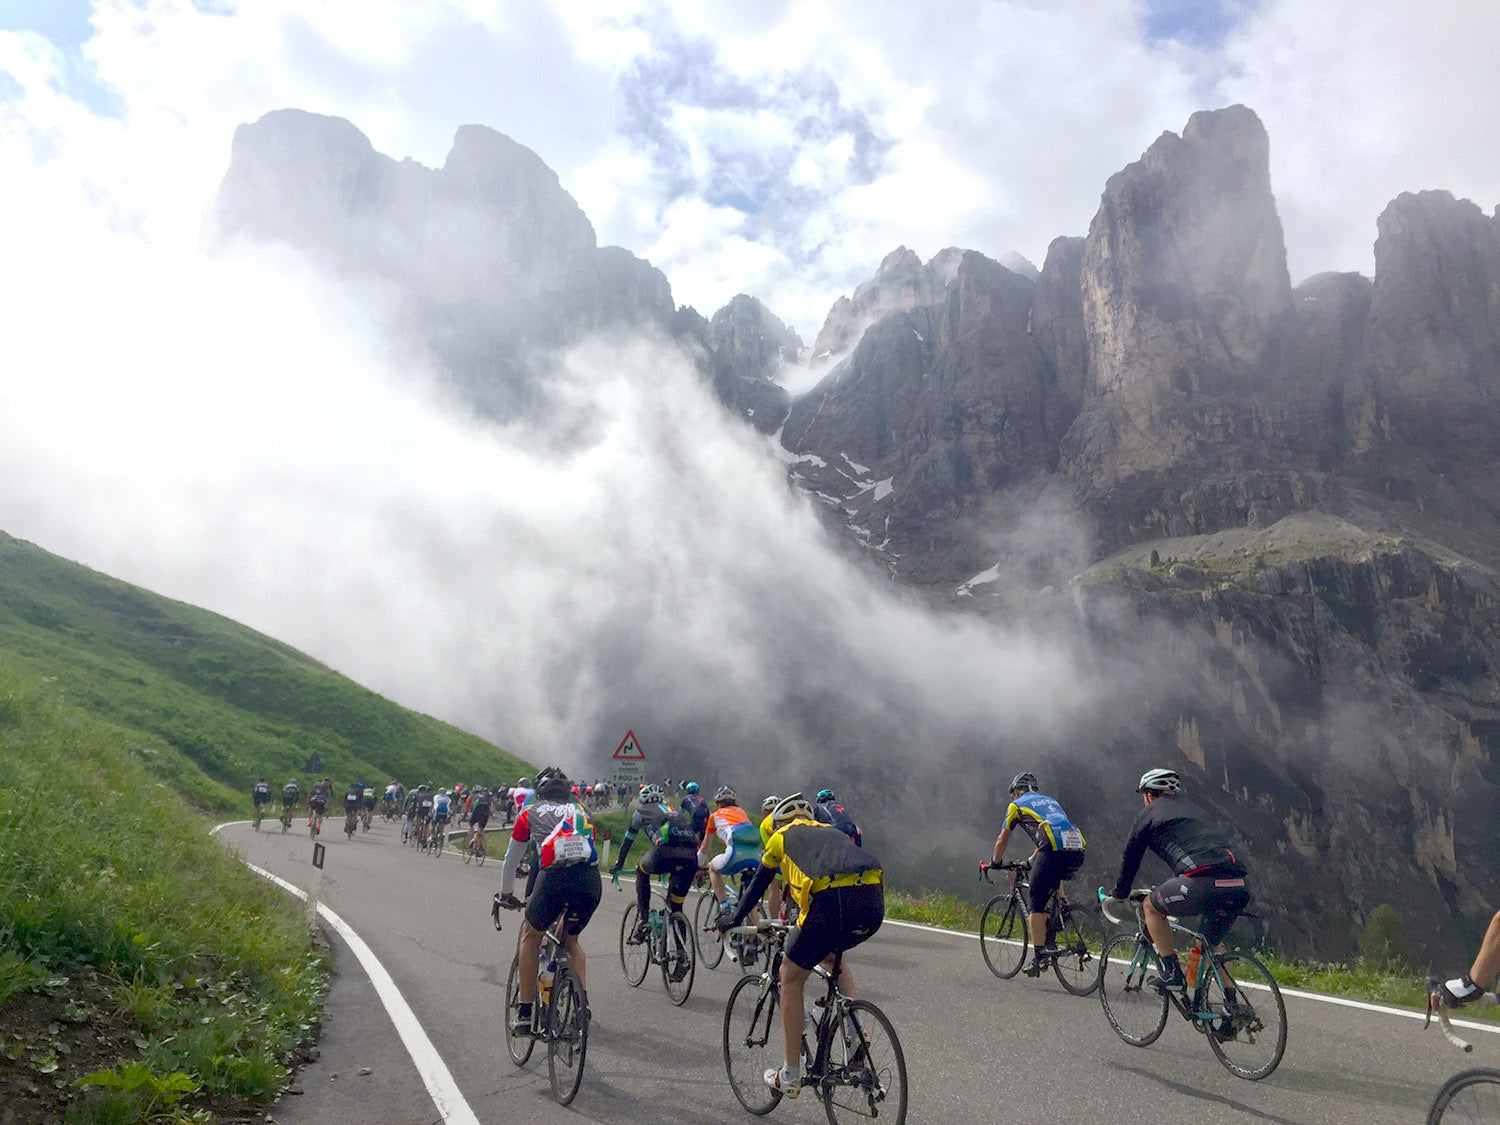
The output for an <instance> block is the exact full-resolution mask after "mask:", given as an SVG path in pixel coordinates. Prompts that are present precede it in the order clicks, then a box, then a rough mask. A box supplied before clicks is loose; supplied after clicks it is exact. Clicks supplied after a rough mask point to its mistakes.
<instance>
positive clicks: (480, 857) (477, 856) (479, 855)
mask: <svg viewBox="0 0 1500 1125" xmlns="http://www.w3.org/2000/svg"><path fill="white" fill-rule="evenodd" d="M474 862H475V863H477V864H478V865H479V866H480V867H483V866H484V840H483V838H481V839H478V840H475V841H474Z"/></svg>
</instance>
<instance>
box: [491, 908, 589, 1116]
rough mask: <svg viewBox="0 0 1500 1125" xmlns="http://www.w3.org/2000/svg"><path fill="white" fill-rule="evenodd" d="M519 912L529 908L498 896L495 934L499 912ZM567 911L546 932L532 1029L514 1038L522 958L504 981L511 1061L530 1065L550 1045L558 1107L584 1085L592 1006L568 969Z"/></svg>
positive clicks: (550, 1075)
mask: <svg viewBox="0 0 1500 1125" xmlns="http://www.w3.org/2000/svg"><path fill="white" fill-rule="evenodd" d="M502 906H504V907H505V908H506V909H507V910H520V909H522V908H523V907H524V906H525V904H524V903H522V902H520V901H519V900H515V899H512V900H511V901H510V902H506V901H504V900H503V899H501V897H500V896H499V895H498V894H497V895H495V897H494V900H493V905H492V906H491V907H490V916H491V918H492V919H493V920H494V923H495V929H496V930H497V931H498V930H499V929H500V908H501V907H502ZM567 917H568V916H567V912H566V911H564V913H563V914H562V915H561V916H560V917H559V918H558V919H557V921H556V923H554V924H553V925H551V926H549V927H548V928H547V929H545V930H543V931H542V950H541V956H540V957H539V959H538V961H537V992H536V1000H535V1001H534V1002H533V1003H532V1005H531V1027H530V1029H529V1030H528V1031H525V1032H522V1033H519V1034H515V1033H512V1032H511V1031H510V1025H511V1016H512V1014H513V1013H514V1012H515V1011H516V1010H517V1008H518V1006H519V1005H520V1002H521V1000H520V997H521V954H520V951H519V950H518V951H517V952H516V955H515V956H514V957H512V958H511V961H510V975H509V976H508V977H507V978H506V981H505V1029H506V1036H505V1046H506V1050H507V1051H509V1052H510V1061H511V1062H513V1063H515V1064H516V1065H517V1066H525V1065H526V1063H527V1062H528V1061H529V1060H530V1058H531V1052H532V1050H533V1049H534V1048H535V1047H536V1045H537V1044H538V1043H545V1044H547V1076H548V1078H549V1079H550V1080H551V1082H552V1096H553V1097H554V1098H556V1099H557V1101H558V1104H559V1105H568V1104H569V1103H570V1102H572V1100H573V1098H574V1096H575V1095H577V1093H578V1087H579V1086H580V1085H582V1083H583V1061H584V1059H585V1057H587V1055H588V1048H589V1019H590V1012H589V1001H588V995H587V993H586V992H585V991H584V988H583V982H582V981H581V980H579V979H578V973H577V972H576V971H575V970H574V969H572V968H571V967H570V966H569V965H568V947H567V944H566V942H565V941H564V940H563V936H562V935H563V927H564V926H565V925H566V924H567Z"/></svg>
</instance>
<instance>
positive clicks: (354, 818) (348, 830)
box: [344, 812, 359, 840]
mask: <svg viewBox="0 0 1500 1125" xmlns="http://www.w3.org/2000/svg"><path fill="white" fill-rule="evenodd" d="M357 831H359V813H358V812H349V813H345V814H344V838H345V839H346V840H353V839H354V833H356V832H357Z"/></svg>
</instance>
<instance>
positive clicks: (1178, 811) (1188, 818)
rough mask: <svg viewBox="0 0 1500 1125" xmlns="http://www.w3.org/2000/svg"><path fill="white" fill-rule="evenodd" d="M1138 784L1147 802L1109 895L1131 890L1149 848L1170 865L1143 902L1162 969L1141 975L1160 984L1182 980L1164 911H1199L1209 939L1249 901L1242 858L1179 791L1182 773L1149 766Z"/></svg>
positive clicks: (1173, 985)
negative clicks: (1169, 872) (1165, 877)
mask: <svg viewBox="0 0 1500 1125" xmlns="http://www.w3.org/2000/svg"><path fill="white" fill-rule="evenodd" d="M1136 792H1138V793H1140V794H1141V799H1142V801H1144V803H1145V806H1146V807H1145V808H1144V809H1142V810H1141V812H1140V814H1139V815H1138V816H1137V817H1136V818H1135V823H1134V824H1133V825H1132V826H1131V828H1130V839H1129V840H1127V841H1126V843H1125V854H1124V855H1123V856H1121V858H1120V874H1119V877H1118V878H1117V879H1115V887H1114V894H1113V897H1114V898H1116V899H1123V898H1125V897H1126V896H1127V895H1129V894H1130V884H1131V882H1132V881H1133V880H1134V879H1135V875H1136V872H1137V871H1138V870H1139V869H1140V866H1141V860H1142V859H1144V858H1145V855H1146V851H1147V849H1150V850H1151V851H1153V852H1155V853H1156V854H1157V855H1158V856H1160V857H1161V858H1162V859H1163V860H1165V861H1166V863H1167V865H1168V866H1169V867H1171V868H1172V871H1173V875H1172V877H1171V878H1170V879H1168V880H1167V881H1166V882H1165V883H1162V884H1161V885H1160V886H1159V887H1157V888H1156V889H1155V890H1153V891H1152V892H1151V895H1150V897H1149V898H1147V899H1146V901H1145V903H1144V904H1143V910H1144V913H1145V916H1146V932H1147V933H1148V934H1150V935H1151V942H1152V944H1153V945H1155V946H1156V952H1157V955H1158V956H1159V957H1160V958H1161V962H1162V974H1161V975H1160V976H1151V977H1148V978H1147V980H1146V983H1147V984H1148V985H1150V986H1151V987H1152V988H1154V989H1156V990H1157V991H1158V992H1166V991H1168V990H1170V989H1180V988H1184V987H1186V985H1187V981H1186V979H1185V978H1184V977H1183V975H1182V966H1181V964H1179V963H1178V960H1177V952H1176V948H1175V944H1174V942H1173V940H1172V926H1171V923H1170V921H1169V920H1168V915H1174V916H1176V917H1179V918H1186V917H1191V916H1193V915H1195V914H1201V915H1203V926H1202V933H1203V936H1204V938H1205V939H1207V941H1208V943H1209V945H1210V946H1215V945H1218V944H1219V942H1220V941H1221V940H1223V937H1224V935H1225V934H1227V933H1228V932H1229V927H1230V926H1232V925H1234V920H1235V919H1236V918H1238V917H1239V916H1240V912H1241V911H1243V910H1244V909H1245V906H1246V905H1247V904H1248V903H1249V901H1250V890H1249V888H1248V886H1247V885H1246V882H1245V874H1246V872H1245V867H1244V864H1242V863H1241V862H1240V860H1239V857H1238V856H1237V855H1235V853H1234V849H1233V848H1231V847H1230V846H1229V843H1228V840H1227V836H1226V834H1225V832H1224V831H1223V830H1222V829H1221V828H1219V827H1218V825H1217V824H1216V823H1215V822H1214V821H1213V820H1211V819H1210V818H1209V815H1208V814H1207V813H1206V812H1204V811H1203V810H1202V809H1200V808H1199V807H1198V806H1197V805H1194V804H1192V803H1191V802H1189V801H1188V799H1187V798H1186V797H1184V796H1183V795H1182V779H1181V778H1180V777H1178V775H1177V771H1176V770H1169V769H1153V770H1147V771H1146V772H1145V773H1144V774H1142V775H1141V780H1140V783H1139V784H1138V785H1137V786H1136ZM1195 968H1196V966H1195ZM1228 992H1229V990H1226V993H1225V994H1226V997H1228Z"/></svg>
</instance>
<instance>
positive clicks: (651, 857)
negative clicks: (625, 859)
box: [636, 846, 698, 901]
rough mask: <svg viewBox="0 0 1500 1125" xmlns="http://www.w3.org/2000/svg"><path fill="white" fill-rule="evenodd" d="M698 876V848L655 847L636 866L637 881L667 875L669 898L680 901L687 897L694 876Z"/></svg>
mask: <svg viewBox="0 0 1500 1125" xmlns="http://www.w3.org/2000/svg"><path fill="white" fill-rule="evenodd" d="M697 874H698V849H696V848H669V847H666V846H661V847H655V848H652V849H651V850H650V851H649V852H647V853H646V854H645V855H643V856H641V862H640V863H639V864H637V865H636V878H637V880H640V879H645V878H648V877H649V876H651V875H666V876H667V877H668V878H667V897H668V898H671V899H677V900H678V901H681V900H682V899H684V898H686V897H687V893H688V888H689V887H691V886H692V885H693V876H695V875H697Z"/></svg>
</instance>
